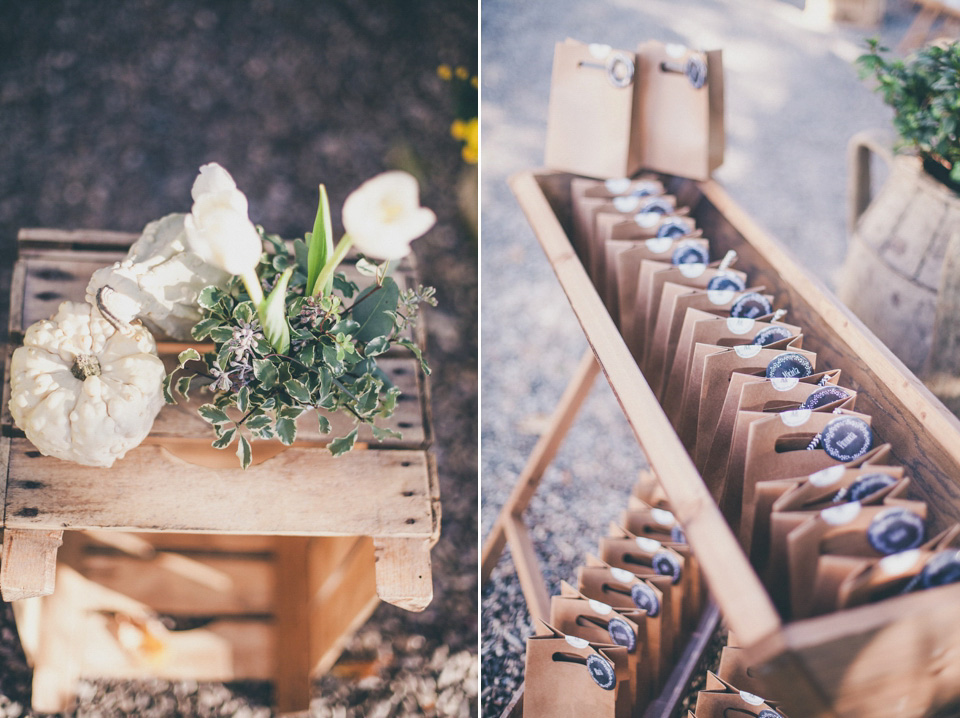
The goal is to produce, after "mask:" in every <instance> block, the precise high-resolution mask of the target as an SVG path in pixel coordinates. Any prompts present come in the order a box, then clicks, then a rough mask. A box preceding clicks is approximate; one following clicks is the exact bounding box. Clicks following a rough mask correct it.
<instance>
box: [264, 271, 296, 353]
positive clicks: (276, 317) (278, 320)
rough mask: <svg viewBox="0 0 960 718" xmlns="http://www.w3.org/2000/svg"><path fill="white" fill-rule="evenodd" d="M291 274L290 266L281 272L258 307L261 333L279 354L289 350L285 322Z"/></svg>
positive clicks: (288, 328)
mask: <svg viewBox="0 0 960 718" xmlns="http://www.w3.org/2000/svg"><path fill="white" fill-rule="evenodd" d="M292 274H293V268H292V267H290V268H288V269H287V270H286V271H285V272H284V273H283V274H281V275H280V278H279V279H278V280H277V283H276V285H275V286H274V287H273V289H272V290H271V291H270V294H268V295H267V298H266V299H265V300H264V301H263V303H262V304H261V305H260V306H259V307H258V313H259V314H260V325H261V326H262V327H263V335H264V336H265V337H266V338H267V341H268V342H270V346H272V347H273V348H274V349H276V350H277V352H278V353H280V354H286V353H287V352H288V351H290V325H289V324H288V323H287V305H286V301H287V285H288V284H289V283H290V276H291V275H292Z"/></svg>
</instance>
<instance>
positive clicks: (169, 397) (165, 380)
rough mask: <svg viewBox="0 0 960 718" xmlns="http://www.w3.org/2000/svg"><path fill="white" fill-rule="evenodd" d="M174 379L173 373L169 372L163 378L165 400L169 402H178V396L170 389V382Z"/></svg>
mask: <svg viewBox="0 0 960 718" xmlns="http://www.w3.org/2000/svg"><path fill="white" fill-rule="evenodd" d="M172 380H173V374H167V375H166V376H165V377H164V378H163V400H164V401H165V402H167V403H168V404H176V403H177V398H176V397H175V396H174V395H173V392H172V391H171V390H170V382H171V381H172Z"/></svg>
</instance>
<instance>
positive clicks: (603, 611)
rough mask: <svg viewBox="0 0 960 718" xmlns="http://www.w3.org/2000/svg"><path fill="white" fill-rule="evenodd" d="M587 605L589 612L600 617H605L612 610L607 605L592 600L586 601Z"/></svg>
mask: <svg viewBox="0 0 960 718" xmlns="http://www.w3.org/2000/svg"><path fill="white" fill-rule="evenodd" d="M588 604H589V606H590V610H591V611H593V612H594V613H599V614H600V615H601V616H606V615H607V614H608V613H610V611H612V610H613V609H612V608H611V607H610V605H609V604H606V603H603V602H602V601H597V600H594V599H592V598H591V599H590V600H589V601H588Z"/></svg>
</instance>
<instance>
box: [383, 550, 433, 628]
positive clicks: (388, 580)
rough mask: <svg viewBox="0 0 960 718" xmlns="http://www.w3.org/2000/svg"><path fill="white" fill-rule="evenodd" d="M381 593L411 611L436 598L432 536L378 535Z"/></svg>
mask: <svg viewBox="0 0 960 718" xmlns="http://www.w3.org/2000/svg"><path fill="white" fill-rule="evenodd" d="M373 545H374V548H375V550H376V578H377V595H378V596H379V597H380V600H381V601H385V602H386V603H392V604H393V605H394V606H399V607H400V608H403V609H405V610H407V611H422V610H424V609H425V608H426V607H427V606H429V605H430V602H431V601H432V600H433V572H432V571H433V569H432V568H431V563H430V545H431V542H430V540H429V539H427V540H423V539H419V538H387V537H384V538H375V539H374V540H373Z"/></svg>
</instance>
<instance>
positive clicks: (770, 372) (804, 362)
mask: <svg viewBox="0 0 960 718" xmlns="http://www.w3.org/2000/svg"><path fill="white" fill-rule="evenodd" d="M811 374H813V364H811V363H810V360H809V359H807V358H806V357H805V356H804V355H803V354H796V353H794V352H787V353H785V354H778V355H777V356H775V357H774V358H773V359H771V360H770V363H769V364H767V378H768V379H797V380H799V379H803V378H805V377H808V376H810V375H811ZM795 385H796V383H795V384H794V386H795ZM804 408H805V409H807V408H811V407H804Z"/></svg>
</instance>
